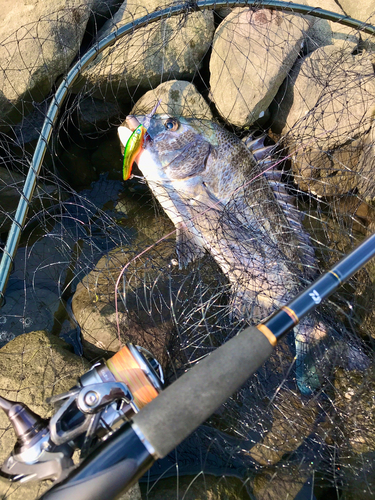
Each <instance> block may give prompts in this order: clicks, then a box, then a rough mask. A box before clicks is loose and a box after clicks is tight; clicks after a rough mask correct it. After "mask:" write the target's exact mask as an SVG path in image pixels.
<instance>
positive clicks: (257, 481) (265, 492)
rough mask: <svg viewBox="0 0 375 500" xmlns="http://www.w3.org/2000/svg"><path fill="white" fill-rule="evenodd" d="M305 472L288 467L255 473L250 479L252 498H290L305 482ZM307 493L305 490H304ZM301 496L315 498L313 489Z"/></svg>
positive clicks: (271, 499) (295, 494) (278, 499)
mask: <svg viewBox="0 0 375 500" xmlns="http://www.w3.org/2000/svg"><path fill="white" fill-rule="evenodd" d="M306 479H307V477H306V472H305V471H303V470H301V469H299V468H298V467H288V470H287V471H285V470H282V469H281V470H280V469H277V470H276V471H272V472H271V473H270V472H267V470H266V471H265V472H263V473H261V474H257V475H256V476H255V478H254V480H253V481H251V486H252V492H253V495H254V500H292V499H294V498H298V497H297V495H298V493H299V492H300V491H301V489H302V488H303V486H304V484H305V483H306ZM306 493H307V492H306ZM308 493H309V495H307V494H305V495H304V496H302V498H315V497H314V494H313V491H311V487H310V491H309V492H308Z"/></svg>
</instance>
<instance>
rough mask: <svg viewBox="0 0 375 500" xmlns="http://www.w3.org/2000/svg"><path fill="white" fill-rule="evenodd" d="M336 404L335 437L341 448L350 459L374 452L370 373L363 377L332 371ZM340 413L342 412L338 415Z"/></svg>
mask: <svg viewBox="0 0 375 500" xmlns="http://www.w3.org/2000/svg"><path fill="white" fill-rule="evenodd" d="M334 387H335V394H336V395H335V403H336V405H337V408H338V409H339V412H338V415H339V416H340V419H338V420H337V425H338V427H339V429H340V432H338V433H337V436H340V437H341V440H342V441H343V442H342V443H340V448H341V449H342V450H344V447H346V450H345V451H346V453H345V455H347V456H350V455H353V453H355V454H361V453H369V452H374V451H375V400H374V390H375V379H374V375H373V373H372V371H371V369H369V370H367V372H365V373H359V372H355V371H350V372H348V371H345V370H343V369H341V368H339V369H337V370H336V371H335V380H334ZM340 410H341V411H340Z"/></svg>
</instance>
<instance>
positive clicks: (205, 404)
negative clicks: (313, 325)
mask: <svg viewBox="0 0 375 500" xmlns="http://www.w3.org/2000/svg"><path fill="white" fill-rule="evenodd" d="M272 350H273V346H272V345H271V344H270V342H269V340H268V339H267V337H266V336H265V335H264V334H263V333H262V332H260V331H259V330H258V329H257V328H254V327H249V328H246V329H245V330H244V331H243V332H241V333H240V334H238V335H236V336H235V337H233V338H232V339H231V340H229V341H228V342H226V343H225V344H224V345H222V346H221V347H220V348H218V349H216V351H214V352H212V353H211V354H210V355H209V356H207V357H206V358H204V359H203V360H202V361H200V362H199V363H198V364H197V365H195V366H194V367H193V368H192V369H191V370H189V371H188V372H187V373H185V374H184V375H182V376H181V377H180V378H179V379H178V380H176V381H175V382H174V383H173V384H171V385H170V386H169V387H168V388H167V389H165V390H164V391H163V392H162V393H161V394H159V396H158V397H157V398H155V399H154V400H153V401H151V403H149V404H148V405H147V406H145V407H144V408H143V409H142V411H141V412H140V413H138V414H137V415H135V416H134V417H133V422H134V424H136V426H138V429H139V430H140V431H141V433H142V434H143V435H144V437H145V438H146V440H147V441H148V442H149V443H150V444H151V445H152V446H153V448H154V450H155V455H156V457H155V458H163V457H165V456H166V455H167V454H168V453H170V452H171V451H172V450H173V449H174V448H175V447H176V446H177V445H178V444H180V443H181V442H182V441H183V440H184V439H185V438H186V437H188V436H189V434H191V433H192V432H193V431H194V430H195V429H196V428H197V427H198V426H199V425H201V424H202V423H203V422H204V421H205V420H206V419H207V418H208V417H209V416H210V415H212V413H213V412H214V411H215V410H216V409H217V408H218V407H219V406H220V405H221V404H222V403H224V402H225V401H226V400H227V399H228V398H229V397H230V396H231V395H232V394H233V393H234V392H235V391H236V390H237V389H239V388H240V387H241V386H242V385H243V384H244V382H245V381H246V380H247V379H248V378H249V377H250V376H251V375H252V374H253V373H255V372H256V370H257V369H258V368H259V367H260V366H261V365H262V364H263V363H264V362H265V361H266V360H267V359H268V358H269V356H270V355H271V353H272Z"/></svg>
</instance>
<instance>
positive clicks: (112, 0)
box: [91, 0, 123, 18]
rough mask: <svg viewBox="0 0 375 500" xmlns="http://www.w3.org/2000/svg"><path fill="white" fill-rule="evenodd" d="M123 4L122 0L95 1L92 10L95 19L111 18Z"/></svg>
mask: <svg viewBox="0 0 375 500" xmlns="http://www.w3.org/2000/svg"><path fill="white" fill-rule="evenodd" d="M122 4H123V1H122V0H94V1H93V2H92V7H91V8H92V12H93V14H94V15H95V17H106V18H109V17H111V16H112V15H113V14H114V12H116V11H117V10H118V9H119V8H120V7H121V5H122Z"/></svg>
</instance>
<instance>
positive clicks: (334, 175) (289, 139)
mask: <svg viewBox="0 0 375 500" xmlns="http://www.w3.org/2000/svg"><path fill="white" fill-rule="evenodd" d="M275 102H276V109H277V112H276V116H275V118H274V121H273V125H272V129H273V131H274V132H275V133H278V134H281V135H282V136H283V138H284V142H285V144H287V145H288V147H289V151H290V153H291V160H292V164H293V171H294V174H295V179H296V181H297V183H298V185H299V187H300V188H301V189H303V190H307V191H310V192H312V193H313V194H317V195H319V196H332V195H336V194H342V193H346V192H348V191H349V190H351V189H353V188H355V187H356V186H357V184H358V179H359V177H358V175H357V172H358V167H357V165H358V161H359V158H360V155H361V153H362V148H363V145H364V141H365V137H366V134H367V133H368V132H369V130H370V128H371V126H372V121H373V116H374V112H375V76H374V71H373V66H372V61H371V57H370V56H369V55H368V54H367V53H366V52H364V53H362V54H358V55H352V54H351V52H350V51H346V50H339V51H338V50H337V48H336V47H335V46H326V47H321V48H319V49H317V50H315V51H314V52H312V53H311V54H309V55H307V56H306V57H305V58H304V59H302V60H301V61H299V62H298V63H297V64H296V65H295V66H294V68H293V70H292V72H291V73H290V75H289V76H288V78H287V79H286V80H285V82H284V84H283V86H282V87H281V88H280V91H279V93H278V95H277V96H276V99H275Z"/></svg>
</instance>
